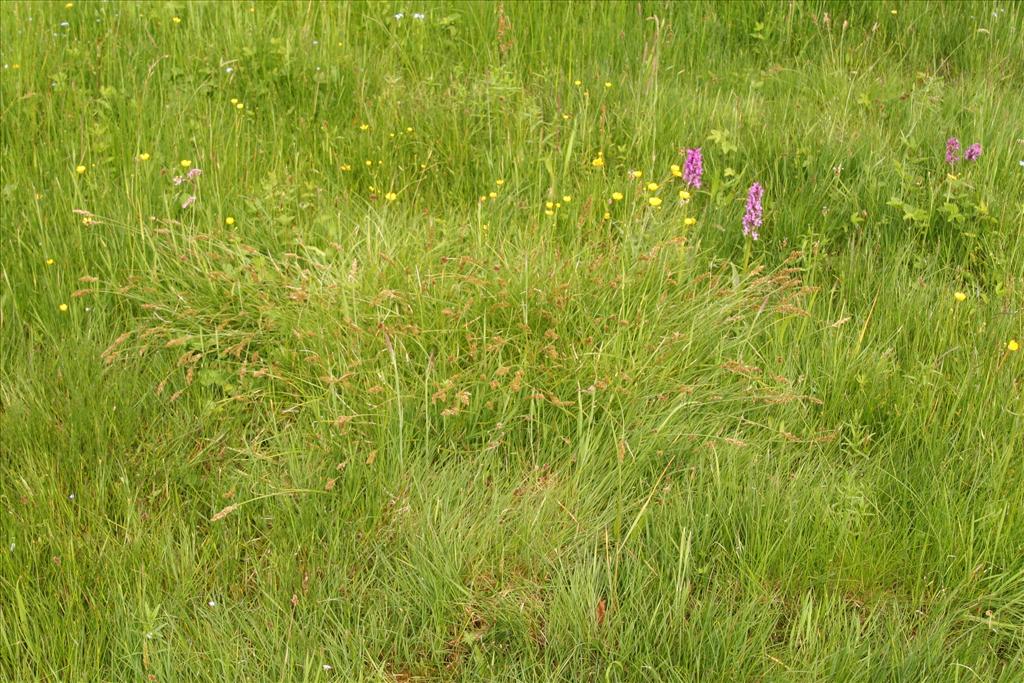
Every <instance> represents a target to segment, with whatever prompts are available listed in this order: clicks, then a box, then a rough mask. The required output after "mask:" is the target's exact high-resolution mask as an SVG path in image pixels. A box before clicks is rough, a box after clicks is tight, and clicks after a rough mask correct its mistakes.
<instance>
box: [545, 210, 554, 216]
mask: <svg viewBox="0 0 1024 683" xmlns="http://www.w3.org/2000/svg"><path fill="white" fill-rule="evenodd" d="M544 215H545V216H554V215H555V212H554V211H552V210H551V209H544Z"/></svg>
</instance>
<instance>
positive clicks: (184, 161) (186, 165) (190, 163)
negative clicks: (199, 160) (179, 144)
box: [181, 159, 192, 168]
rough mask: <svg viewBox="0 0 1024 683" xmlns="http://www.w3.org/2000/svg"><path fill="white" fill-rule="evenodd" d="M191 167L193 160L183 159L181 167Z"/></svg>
mask: <svg viewBox="0 0 1024 683" xmlns="http://www.w3.org/2000/svg"><path fill="white" fill-rule="evenodd" d="M191 165H192V160H191V159H182V160H181V167H182V168H188V167H189V166H191Z"/></svg>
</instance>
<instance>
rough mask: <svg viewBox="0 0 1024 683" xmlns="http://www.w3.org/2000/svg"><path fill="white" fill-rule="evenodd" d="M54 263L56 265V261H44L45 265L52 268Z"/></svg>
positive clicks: (50, 259)
mask: <svg viewBox="0 0 1024 683" xmlns="http://www.w3.org/2000/svg"><path fill="white" fill-rule="evenodd" d="M54 263H56V261H54V260H53V259H52V258H48V259H46V265H48V266H52V265H53V264H54Z"/></svg>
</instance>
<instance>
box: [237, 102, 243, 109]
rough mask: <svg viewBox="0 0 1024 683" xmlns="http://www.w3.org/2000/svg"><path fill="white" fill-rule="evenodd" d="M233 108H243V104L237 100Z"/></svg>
mask: <svg viewBox="0 0 1024 683" xmlns="http://www.w3.org/2000/svg"><path fill="white" fill-rule="evenodd" d="M235 109H245V105H244V104H242V103H241V102H239V103H238V104H236V105H235Z"/></svg>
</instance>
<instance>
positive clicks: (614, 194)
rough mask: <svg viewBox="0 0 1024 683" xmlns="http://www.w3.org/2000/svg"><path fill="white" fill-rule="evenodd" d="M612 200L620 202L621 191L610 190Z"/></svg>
mask: <svg viewBox="0 0 1024 683" xmlns="http://www.w3.org/2000/svg"><path fill="white" fill-rule="evenodd" d="M612 201H613V202H621V201H622V193H621V192H612Z"/></svg>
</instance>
